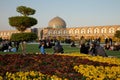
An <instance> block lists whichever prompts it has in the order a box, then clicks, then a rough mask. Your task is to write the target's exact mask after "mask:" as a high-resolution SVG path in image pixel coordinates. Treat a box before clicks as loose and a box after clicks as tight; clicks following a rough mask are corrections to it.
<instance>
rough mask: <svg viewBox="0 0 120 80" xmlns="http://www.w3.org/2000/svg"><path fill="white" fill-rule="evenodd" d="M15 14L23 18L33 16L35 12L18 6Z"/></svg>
mask: <svg viewBox="0 0 120 80" xmlns="http://www.w3.org/2000/svg"><path fill="white" fill-rule="evenodd" d="M16 11H17V12H19V13H21V14H22V15H23V16H29V15H33V14H35V10H34V9H32V8H29V7H26V6H19V7H17V9H16Z"/></svg>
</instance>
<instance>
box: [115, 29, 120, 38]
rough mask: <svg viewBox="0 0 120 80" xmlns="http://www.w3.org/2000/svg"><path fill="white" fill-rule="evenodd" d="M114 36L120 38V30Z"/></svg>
mask: <svg viewBox="0 0 120 80" xmlns="http://www.w3.org/2000/svg"><path fill="white" fill-rule="evenodd" d="M114 36H115V37H117V38H120V30H117V31H116V33H115V35H114Z"/></svg>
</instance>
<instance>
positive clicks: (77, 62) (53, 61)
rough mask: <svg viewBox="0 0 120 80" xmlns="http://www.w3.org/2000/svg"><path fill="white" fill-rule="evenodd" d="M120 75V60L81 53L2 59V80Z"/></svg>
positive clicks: (78, 79) (77, 79) (68, 79)
mask: <svg viewBox="0 0 120 80" xmlns="http://www.w3.org/2000/svg"><path fill="white" fill-rule="evenodd" d="M108 60H109V61H108ZM110 70H111V71H110ZM96 71H97V72H98V73H96ZM119 72H120V59H117V58H106V57H104V58H103V57H100V56H95V57H93V56H90V55H84V54H78V53H74V54H60V55H59V54H58V55H56V54H45V55H42V54H27V55H22V54H5V55H0V80H2V79H3V80H4V79H5V80H16V79H20V80H26V79H27V80H29V79H33V80H38V79H39V80H40V79H45V80H81V79H89V80H90V79H95V80H96V79H110V80H112V79H113V80H114V79H119V77H120V74H119ZM101 73H102V74H101ZM111 74H112V75H113V76H114V77H113V76H111ZM93 75H94V76H93ZM98 75H99V76H98ZM101 75H103V77H101Z"/></svg>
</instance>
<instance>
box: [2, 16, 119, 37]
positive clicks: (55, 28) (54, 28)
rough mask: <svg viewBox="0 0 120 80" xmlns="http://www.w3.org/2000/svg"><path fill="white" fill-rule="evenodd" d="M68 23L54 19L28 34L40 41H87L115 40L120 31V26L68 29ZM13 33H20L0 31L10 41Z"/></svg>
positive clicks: (30, 30)
mask: <svg viewBox="0 0 120 80" xmlns="http://www.w3.org/2000/svg"><path fill="white" fill-rule="evenodd" d="M66 26H67V24H66V22H65V21H64V20H63V19H62V18H60V17H58V16H57V17H54V18H53V19H51V20H50V21H49V23H48V27H46V28H34V29H28V30H26V32H35V33H37V35H38V38H39V39H42V38H48V37H49V38H54V37H56V38H58V39H66V38H70V39H80V38H81V37H82V36H84V37H85V38H86V39H88V38H89V39H95V38H98V37H100V38H103V39H104V38H109V37H110V38H113V37H114V34H115V32H116V31H117V30H120V25H110V26H83V27H72V28H70V27H69V28H68V27H66ZM13 33H19V31H17V30H8V31H0V37H1V38H2V39H10V36H11V35H12V34H13Z"/></svg>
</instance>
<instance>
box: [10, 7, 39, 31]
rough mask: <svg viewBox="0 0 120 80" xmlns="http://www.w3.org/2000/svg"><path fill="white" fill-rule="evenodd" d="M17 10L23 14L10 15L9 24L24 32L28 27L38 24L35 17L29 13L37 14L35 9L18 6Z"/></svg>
mask: <svg viewBox="0 0 120 80" xmlns="http://www.w3.org/2000/svg"><path fill="white" fill-rule="evenodd" d="M17 12H19V13H21V14H22V16H14V17H9V24H10V25H11V26H12V27H15V28H16V29H17V30H18V31H21V32H24V31H25V30H26V29H27V28H30V27H31V26H34V25H36V24H37V20H36V19H35V18H32V17H29V15H33V14H35V10H34V9H31V8H29V7H28V8H27V7H25V6H19V7H17Z"/></svg>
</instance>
